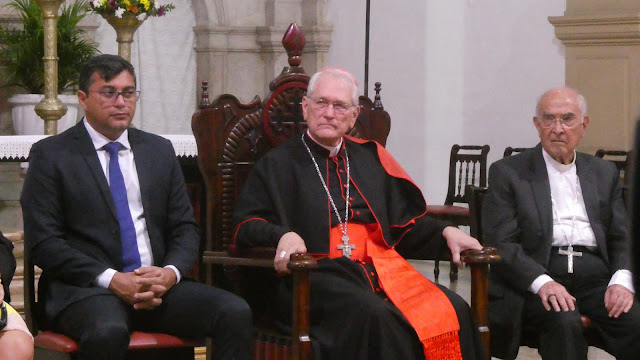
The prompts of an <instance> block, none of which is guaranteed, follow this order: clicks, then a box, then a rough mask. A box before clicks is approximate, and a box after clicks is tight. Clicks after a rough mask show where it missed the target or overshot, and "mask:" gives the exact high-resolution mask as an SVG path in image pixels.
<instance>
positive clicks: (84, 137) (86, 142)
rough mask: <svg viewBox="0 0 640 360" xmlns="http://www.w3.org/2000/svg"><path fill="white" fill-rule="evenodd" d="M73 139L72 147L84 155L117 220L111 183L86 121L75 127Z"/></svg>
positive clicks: (101, 192)
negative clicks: (108, 180) (86, 126)
mask: <svg viewBox="0 0 640 360" xmlns="http://www.w3.org/2000/svg"><path fill="white" fill-rule="evenodd" d="M73 138H74V139H75V142H74V144H73V145H72V146H75V147H76V148H77V152H78V153H80V154H82V157H83V158H84V161H85V163H86V164H87V167H88V168H89V172H90V173H91V176H93V179H94V180H95V182H96V183H97V184H98V189H99V190H100V194H101V195H102V197H103V198H104V200H105V202H106V203H107V204H108V206H109V209H110V210H111V214H112V215H113V216H114V217H115V218H116V219H117V218H118V215H117V214H116V207H115V205H114V203H113V197H112V196H111V189H110V188H109V183H108V182H107V178H106V176H105V175H104V171H103V170H102V166H101V165H100V160H99V159H98V155H97V153H96V149H95V147H94V145H93V142H92V141H91V137H89V133H88V132H87V129H86V128H85V127H84V121H80V122H79V123H78V124H77V125H76V126H75V127H74V134H73Z"/></svg>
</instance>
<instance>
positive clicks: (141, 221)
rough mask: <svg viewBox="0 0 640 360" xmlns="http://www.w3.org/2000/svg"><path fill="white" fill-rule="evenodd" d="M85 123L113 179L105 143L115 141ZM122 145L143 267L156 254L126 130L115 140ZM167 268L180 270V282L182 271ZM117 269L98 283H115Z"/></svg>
mask: <svg viewBox="0 0 640 360" xmlns="http://www.w3.org/2000/svg"><path fill="white" fill-rule="evenodd" d="M83 122H84V126H85V128H86V129H87V132H88V133H89V137H90V138H91V141H92V142H93V146H94V147H95V149H96V152H97V154H98V159H99V160H100V165H101V166H102V171H103V172H104V175H105V177H106V178H107V183H108V182H109V158H110V156H109V153H107V151H106V150H105V149H104V146H105V145H107V144H108V143H110V142H111V140H109V139H108V138H106V137H105V136H104V135H102V134H100V133H99V132H98V131H96V130H95V129H94V128H93V127H91V125H90V124H89V122H87V119H86V118H85V119H84V120H83ZM115 141H117V142H119V143H120V144H122V146H123V149H121V150H120V151H119V152H118V164H119V165H120V171H122V177H123V178H124V184H125V187H126V188H127V200H128V201H129V211H130V212H131V218H132V220H133V225H134V228H135V230H136V242H137V243H138V252H139V253H140V263H141V266H152V265H154V264H153V254H152V252H151V240H150V239H149V232H148V231H147V222H146V220H145V217H144V208H143V207H142V195H141V193H140V181H139V180H138V171H137V170H136V163H135V160H134V158H133V152H132V151H131V145H130V144H129V132H128V131H127V130H125V131H124V132H123V133H122V135H120V137H119V138H118V139H117V140H115ZM165 267H168V268H170V269H171V270H173V271H174V272H175V273H176V278H177V282H179V281H180V271H178V269H177V268H176V267H175V266H173V265H167V266H165ZM116 272H117V271H116V270H115V269H112V268H109V269H107V270H105V271H104V272H103V273H102V274H100V275H98V277H97V278H96V280H95V281H96V283H97V284H98V285H99V286H101V287H104V288H108V287H109V284H110V283H111V279H113V276H114V275H115V274H116Z"/></svg>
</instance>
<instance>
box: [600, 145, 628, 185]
mask: <svg viewBox="0 0 640 360" xmlns="http://www.w3.org/2000/svg"><path fill="white" fill-rule="evenodd" d="M630 155H631V152H630V151H626V150H605V149H598V150H596V153H595V156H596V157H599V158H602V159H605V160H609V161H611V162H612V163H614V164H615V165H616V167H617V168H618V171H620V183H621V184H622V185H625V184H626V183H627V179H626V176H625V175H626V173H627V166H628V163H629V161H628V160H629V159H630V158H631V156H630Z"/></svg>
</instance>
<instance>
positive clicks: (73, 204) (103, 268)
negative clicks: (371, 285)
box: [21, 55, 252, 359]
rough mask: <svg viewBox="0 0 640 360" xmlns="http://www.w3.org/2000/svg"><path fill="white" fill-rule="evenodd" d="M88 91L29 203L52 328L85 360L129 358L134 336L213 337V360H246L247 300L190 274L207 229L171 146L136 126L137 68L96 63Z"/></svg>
mask: <svg viewBox="0 0 640 360" xmlns="http://www.w3.org/2000/svg"><path fill="white" fill-rule="evenodd" d="M79 88H80V90H79V91H78V100H79V102H80V104H81V106H82V108H83V109H84V111H85V113H86V116H85V118H84V120H83V121H81V122H80V123H78V124H77V125H76V126H74V127H73V128H71V129H69V130H67V131H65V132H64V133H62V134H60V135H58V136H53V137H49V138H46V139H44V140H42V141H40V142H38V143H36V144H34V146H33V147H32V149H31V153H30V155H29V156H30V160H29V170H28V173H27V177H26V179H25V184H24V188H23V191H22V197H21V204H22V210H23V215H24V224H25V242H26V244H25V245H26V247H27V253H28V254H29V256H31V258H32V261H33V263H34V264H36V265H38V266H39V267H41V268H42V269H43V273H42V277H41V279H40V285H39V294H40V299H42V300H44V303H45V305H44V309H43V310H44V315H45V318H46V322H47V324H48V326H49V327H51V328H52V329H53V330H55V331H58V332H61V333H63V334H66V335H68V336H70V337H71V338H73V339H74V340H76V341H77V342H78V355H79V358H80V359H124V358H125V352H126V349H127V346H128V343H129V334H130V332H131V331H133V330H143V331H152V332H164V333H169V334H174V335H177V336H184V337H205V336H210V337H212V339H213V344H214V346H213V354H214V357H215V358H220V359H249V357H250V353H251V339H252V325H251V311H250V309H249V307H248V305H247V304H246V303H245V302H244V300H242V299H240V298H238V297H236V296H235V295H233V294H231V293H228V292H226V291H223V290H221V289H216V288H213V287H209V286H207V285H204V284H201V283H197V282H195V281H192V280H190V279H188V278H187V276H188V274H189V272H190V270H191V268H192V266H193V265H194V263H195V261H196V258H197V255H198V248H199V241H200V240H199V239H200V236H199V231H198V227H197V225H196V223H195V222H194V219H193V210H192V208H191V204H190V202H189V198H188V196H187V192H186V188H185V184H184V178H183V175H182V172H181V169H180V165H179V164H178V161H177V159H176V156H175V152H174V150H173V147H172V145H171V143H170V142H169V141H168V140H166V139H163V138H162V137H159V136H155V135H152V134H149V133H146V132H143V131H140V130H137V129H134V128H129V125H130V124H131V120H132V118H133V115H134V112H135V108H136V102H137V100H138V96H139V91H137V90H136V81H135V72H134V69H133V66H131V64H130V63H129V62H128V61H126V60H124V59H122V58H121V57H119V56H115V55H100V56H97V57H95V58H92V59H91V60H89V61H88V62H87V64H85V66H84V67H83V69H82V71H81V75H80V81H79Z"/></svg>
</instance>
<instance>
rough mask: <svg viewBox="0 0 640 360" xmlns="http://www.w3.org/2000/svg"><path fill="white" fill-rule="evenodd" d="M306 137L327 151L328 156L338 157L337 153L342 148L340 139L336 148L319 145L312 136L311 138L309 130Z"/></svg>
mask: <svg viewBox="0 0 640 360" xmlns="http://www.w3.org/2000/svg"><path fill="white" fill-rule="evenodd" d="M307 136H309V139H311V140H313V141H314V142H315V143H316V144H318V145H319V146H322V147H323V148H325V149H327V150H328V151H329V156H336V155H338V153H339V152H340V149H341V148H342V138H340V142H339V143H338V145H336V146H326V145H323V144H321V143H319V142H318V141H317V140H316V139H314V138H313V136H311V133H310V132H309V129H307Z"/></svg>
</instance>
